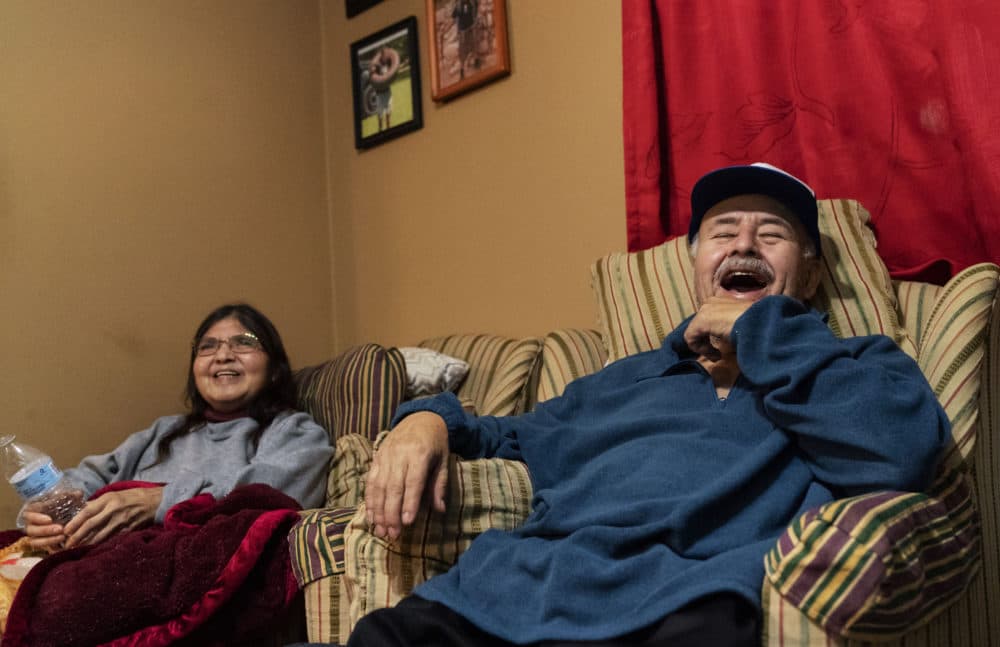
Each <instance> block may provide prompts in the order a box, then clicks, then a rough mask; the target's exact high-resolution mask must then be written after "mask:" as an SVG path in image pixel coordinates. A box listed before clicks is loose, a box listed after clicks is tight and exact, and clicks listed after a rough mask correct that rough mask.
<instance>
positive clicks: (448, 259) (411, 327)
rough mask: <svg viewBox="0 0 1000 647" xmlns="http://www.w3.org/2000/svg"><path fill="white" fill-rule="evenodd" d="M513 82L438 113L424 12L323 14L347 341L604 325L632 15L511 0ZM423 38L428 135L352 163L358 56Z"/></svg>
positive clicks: (343, 337)
mask: <svg viewBox="0 0 1000 647" xmlns="http://www.w3.org/2000/svg"><path fill="white" fill-rule="evenodd" d="M508 13H509V29H510V48H511V58H512V69H513V73H512V75H511V76H510V77H508V78H506V79H503V80H500V81H497V82H495V83H493V84H491V85H488V86H486V87H483V88H481V89H479V90H477V91H475V92H473V93H472V94H468V95H465V96H463V97H461V98H459V99H457V100H455V101H453V102H451V103H447V104H442V105H436V104H434V103H433V102H432V101H431V100H430V73H429V71H428V66H427V45H426V44H427V34H426V31H425V29H426V23H425V9H424V2H423V0H391V1H387V2H383V3H381V4H379V5H376V6H375V7H374V8H372V9H370V10H368V11H366V12H364V13H362V14H361V15H359V16H357V17H355V18H353V19H351V20H346V19H345V18H344V12H343V6H342V3H341V2H334V1H332V0H327V1H326V2H324V3H323V28H324V53H323V61H324V74H325V76H324V78H325V80H326V96H327V103H328V108H327V117H328V127H329V130H328V133H327V136H328V143H327V155H328V159H329V162H330V195H331V196H332V197H331V204H330V213H331V221H332V224H333V245H332V252H333V261H334V271H333V277H334V288H335V290H334V293H335V303H336V306H335V311H336V314H335V317H334V319H335V322H336V343H337V344H338V346H340V347H344V346H347V345H350V344H353V343H357V342H359V341H366V340H374V341H379V342H381V343H384V344H396V345H399V344H407V343H414V342H416V341H418V340H419V339H420V338H422V337H425V336H430V335H437V334H442V333H446V332H468V331H488V332H494V333H498V334H507V335H537V334H542V333H544V332H545V331H547V330H550V329H552V328H555V327H559V326H589V327H593V326H596V323H597V321H596V309H595V307H594V305H593V299H592V297H591V294H590V283H589V280H590V275H589V266H590V263H591V262H592V261H593V260H594V259H595V258H597V257H598V256H600V255H602V254H604V253H606V252H609V251H614V250H622V249H624V247H625V216H624V210H625V204H624V179H623V170H622V169H623V162H622V134H621V133H622V126H621V15H620V14H621V6H620V4H619V3H617V2H609V1H608V0H544V1H542V0H509V2H508ZM409 15H416V16H417V19H418V22H419V26H420V33H419V40H420V56H421V70H422V81H423V84H424V97H423V102H424V103H423V106H424V127H423V129H422V130H419V131H417V132H415V133H410V134H407V135H405V136H403V137H401V138H398V139H395V140H392V141H390V142H388V143H386V144H383V145H382V146H379V147H377V148H373V149H369V150H366V151H363V152H358V151H355V150H354V137H353V130H352V121H351V100H350V92H351V83H350V76H349V74H348V62H349V46H350V43H351V42H353V41H355V40H357V39H359V38H362V37H364V36H366V35H368V34H370V33H373V32H374V31H376V30H378V29H379V28H381V27H384V26H386V25H389V24H391V23H393V22H396V21H397V20H400V19H402V18H404V17H406V16H409Z"/></svg>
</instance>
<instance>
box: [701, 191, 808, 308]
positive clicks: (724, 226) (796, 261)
mask: <svg viewBox="0 0 1000 647" xmlns="http://www.w3.org/2000/svg"><path fill="white" fill-rule="evenodd" d="M809 246H810V241H809V237H808V235H807V234H806V233H805V230H804V228H803V227H802V225H801V224H800V223H799V221H798V219H797V218H795V216H793V215H791V214H789V213H788V211H787V209H785V208H784V206H782V205H781V204H780V203H779V202H777V201H776V200H774V199H772V198H769V197H767V196H763V195H741V196H736V197H733V198H729V199H727V200H723V201H722V202H720V203H719V204H717V205H715V206H714V207H712V208H711V209H709V210H708V212H707V213H706V214H705V217H704V218H703V219H702V221H701V227H700V228H699V229H698V240H697V249H696V250H695V256H694V270H695V296H696V297H697V299H698V304H699V305H700V304H702V303H704V302H705V300H706V299H707V298H708V297H710V296H720V297H729V298H733V299H746V300H749V301H759V300H760V299H763V298H764V297H766V296H769V295H772V294H784V295H787V296H790V297H794V298H796V299H799V300H800V301H805V300H807V299H809V298H810V297H812V295H813V293H814V292H815V291H816V286H817V285H818V284H819V263H818V261H817V260H816V258H815V257H814V256H813V257H808V256H804V255H803V254H804V253H805V252H806V250H807V249H810V247H809Z"/></svg>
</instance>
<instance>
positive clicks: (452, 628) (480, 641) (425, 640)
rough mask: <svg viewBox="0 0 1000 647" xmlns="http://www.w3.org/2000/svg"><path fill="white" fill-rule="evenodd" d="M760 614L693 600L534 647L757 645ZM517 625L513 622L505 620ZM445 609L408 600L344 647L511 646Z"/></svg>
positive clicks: (738, 604)
mask: <svg viewBox="0 0 1000 647" xmlns="http://www.w3.org/2000/svg"><path fill="white" fill-rule="evenodd" d="M759 615H760V614H759V612H758V610H757V608H756V607H755V606H754V605H753V604H751V603H750V602H748V601H747V600H746V599H744V598H743V597H741V596H738V595H735V594H728V593H726V594H717V595H712V596H709V597H705V598H702V599H699V600H695V601H694V602H692V603H691V604H689V605H687V606H685V607H683V608H682V609H679V610H677V611H675V612H674V613H671V614H670V615H668V616H667V617H665V618H663V619H662V620H660V621H659V622H654V623H653V624H652V625H650V626H648V627H645V628H643V629H640V630H638V631H634V632H632V633H629V634H626V635H624V636H619V637H618V638H612V639H610V640H597V641H564V640H546V641H543V642H540V643H536V645H537V647H618V646H619V645H621V646H622V647H624V646H625V645H628V646H630V647H634V646H637V647H757V646H758V645H759V642H760V638H759V627H758V625H759ZM509 620H510V622H515V623H516V622H517V618H510V619H509ZM511 645H513V643H509V642H507V641H506V640H501V639H500V638H497V637H496V636H493V635H490V634H488V633H485V632H484V631H482V630H481V629H479V628H477V627H476V626H474V625H473V624H472V623H471V622H469V621H468V620H466V619H465V618H463V617H462V616H460V615H458V614H457V613H455V612H454V611H452V610H451V609H449V608H448V607H446V606H444V605H442V604H438V603H437V602H430V601H427V600H424V599H422V598H419V597H416V596H410V597H408V598H406V599H404V600H403V601H401V602H400V603H399V604H397V605H396V606H395V607H393V608H391V609H379V610H378V611H373V612H372V613H369V614H368V615H366V616H365V617H364V618H362V619H361V620H360V621H359V622H358V624H357V626H356V627H355V628H354V631H352V632H351V639H350V640H349V641H348V643H347V647H510V646H511Z"/></svg>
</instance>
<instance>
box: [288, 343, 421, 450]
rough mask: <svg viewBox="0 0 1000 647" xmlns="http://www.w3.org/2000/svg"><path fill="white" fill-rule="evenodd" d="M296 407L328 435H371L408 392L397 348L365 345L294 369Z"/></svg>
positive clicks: (368, 436)
mask: <svg viewBox="0 0 1000 647" xmlns="http://www.w3.org/2000/svg"><path fill="white" fill-rule="evenodd" d="M295 384H296V388H297V391H298V402H299V408H300V409H302V410H303V411H306V412H308V413H309V414H310V415H312V417H313V418H314V419H315V420H316V422H318V423H319V424H320V425H322V426H323V428H324V429H326V430H327V432H329V434H330V439H331V441H335V440H336V439H337V438H339V437H340V436H344V435H346V434H352V433H356V434H361V435H362V436H365V437H367V438H369V439H374V438H375V436H376V435H377V434H378V432H380V431H381V430H383V429H385V428H386V427H387V426H388V424H389V421H390V420H392V414H393V413H395V412H396V408H397V407H398V406H399V404H400V402H402V401H403V397H404V394H405V392H406V366H405V362H404V360H403V356H402V354H401V353H400V352H399V350H398V349H395V348H383V347H382V346H379V345H378V344H364V345H362V346H357V347H355V348H352V349H350V350H347V351H345V352H343V353H341V354H340V355H338V356H337V357H335V358H334V359H331V360H329V361H327V362H324V363H322V364H318V365H316V366H310V367H307V368H303V369H300V370H298V371H296V372H295Z"/></svg>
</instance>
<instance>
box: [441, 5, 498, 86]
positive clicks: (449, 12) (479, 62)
mask: <svg viewBox="0 0 1000 647" xmlns="http://www.w3.org/2000/svg"><path fill="white" fill-rule="evenodd" d="M426 3H427V40H428V50H429V52H430V70H431V97H432V98H433V99H434V100H435V101H450V100H452V99H454V98H455V97H457V96H459V95H461V94H465V93H466V92H469V91H470V90H474V89H476V88H478V87H480V86H483V85H486V84H487V83H491V82H493V81H495V80H497V79H499V78H502V77H505V76H508V75H509V74H510V51H509V48H508V44H507V3H506V0H426Z"/></svg>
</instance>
